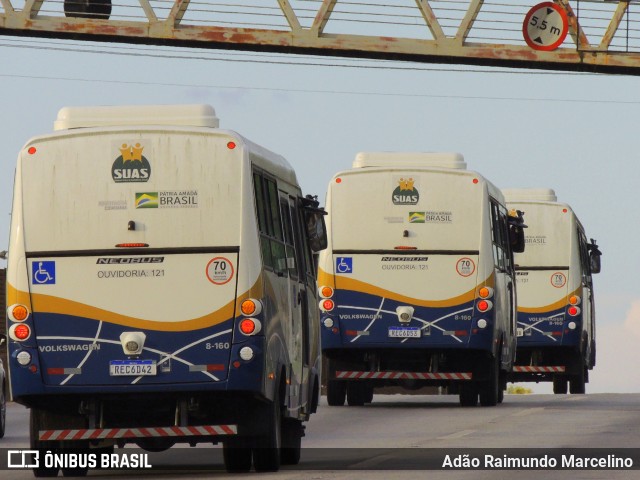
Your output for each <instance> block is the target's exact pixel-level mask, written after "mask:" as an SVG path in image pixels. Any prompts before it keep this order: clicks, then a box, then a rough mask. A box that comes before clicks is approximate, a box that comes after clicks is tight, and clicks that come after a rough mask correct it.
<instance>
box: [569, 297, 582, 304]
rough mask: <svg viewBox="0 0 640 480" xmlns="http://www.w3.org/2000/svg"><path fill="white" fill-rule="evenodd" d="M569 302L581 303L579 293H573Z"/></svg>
mask: <svg viewBox="0 0 640 480" xmlns="http://www.w3.org/2000/svg"><path fill="white" fill-rule="evenodd" d="M569 303H570V304H571V305H580V297H579V296H577V295H571V296H570V297H569Z"/></svg>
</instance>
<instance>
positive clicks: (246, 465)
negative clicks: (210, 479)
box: [222, 440, 251, 473]
mask: <svg viewBox="0 0 640 480" xmlns="http://www.w3.org/2000/svg"><path fill="white" fill-rule="evenodd" d="M222 457H223V458H224V468H225V469H226V470H227V472H229V473H247V472H248V471H249V470H251V448H250V447H249V446H248V445H247V442H246V441H242V440H241V441H238V440H232V441H228V442H224V443H223V445H222Z"/></svg>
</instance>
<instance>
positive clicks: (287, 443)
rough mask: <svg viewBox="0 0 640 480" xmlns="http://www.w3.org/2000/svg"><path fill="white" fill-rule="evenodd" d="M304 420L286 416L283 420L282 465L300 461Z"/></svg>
mask: <svg viewBox="0 0 640 480" xmlns="http://www.w3.org/2000/svg"><path fill="white" fill-rule="evenodd" d="M303 432H304V430H303V427H302V422H301V421H300V420H294V419H293V418H286V419H284V420H283V422H282V450H281V451H280V463H281V464H282V465H297V464H298V463H300V450H301V448H302V435H303Z"/></svg>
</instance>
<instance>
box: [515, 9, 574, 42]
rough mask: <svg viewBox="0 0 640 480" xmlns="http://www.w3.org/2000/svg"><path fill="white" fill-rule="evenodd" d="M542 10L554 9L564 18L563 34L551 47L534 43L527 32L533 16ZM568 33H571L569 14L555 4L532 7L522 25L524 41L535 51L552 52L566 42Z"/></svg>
mask: <svg viewBox="0 0 640 480" xmlns="http://www.w3.org/2000/svg"><path fill="white" fill-rule="evenodd" d="M541 8H552V9H553V10H555V11H556V12H558V14H559V15H560V18H562V34H561V35H560V38H558V40H556V41H555V42H554V43H552V44H551V45H546V46H544V45H539V44H537V43H534V42H533V40H531V38H529V34H528V32H527V25H529V20H530V19H531V17H532V16H533V14H534V13H536V12H537V11H538V10H540V9H541ZM568 33H569V19H568V18H567V12H565V11H564V10H563V9H562V8H560V7H559V6H558V5H557V4H555V3H553V2H542V3H539V4H538V5H536V6H534V7H532V8H531V10H529V12H527V15H526V16H525V17H524V22H523V23H522V36H523V37H524V41H525V42H527V45H529V46H530V47H531V48H533V49H534V50H542V51H545V52H550V51H551V50H555V49H556V48H558V47H559V46H560V45H562V42H564V40H565V38H567V34H568Z"/></svg>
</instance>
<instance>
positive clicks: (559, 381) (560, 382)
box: [553, 375, 567, 395]
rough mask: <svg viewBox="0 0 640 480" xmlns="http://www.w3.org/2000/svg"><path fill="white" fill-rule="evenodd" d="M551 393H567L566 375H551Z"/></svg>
mask: <svg viewBox="0 0 640 480" xmlns="http://www.w3.org/2000/svg"><path fill="white" fill-rule="evenodd" d="M553 393H555V394H556V395H566V393H567V377H565V376H564V375H554V377H553Z"/></svg>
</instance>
